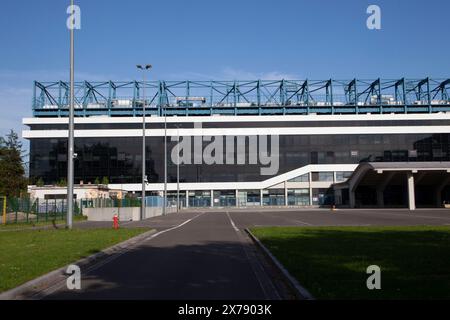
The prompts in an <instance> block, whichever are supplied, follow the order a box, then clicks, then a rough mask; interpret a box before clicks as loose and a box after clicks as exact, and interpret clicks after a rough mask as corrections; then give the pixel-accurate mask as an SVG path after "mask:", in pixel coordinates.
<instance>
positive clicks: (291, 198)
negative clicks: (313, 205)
mask: <svg viewBox="0 0 450 320" xmlns="http://www.w3.org/2000/svg"><path fill="white" fill-rule="evenodd" d="M288 205H290V206H309V205H310V203H309V189H306V188H305V189H288Z"/></svg>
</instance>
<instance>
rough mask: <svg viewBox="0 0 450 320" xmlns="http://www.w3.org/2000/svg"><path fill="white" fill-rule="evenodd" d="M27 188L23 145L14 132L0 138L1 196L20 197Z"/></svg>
mask: <svg viewBox="0 0 450 320" xmlns="http://www.w3.org/2000/svg"><path fill="white" fill-rule="evenodd" d="M26 188H27V178H26V177H25V169H24V167H23V162H22V143H21V142H20V140H19V136H18V135H17V133H15V132H14V131H13V130H11V131H10V132H9V134H7V135H6V136H5V137H0V194H3V195H6V196H15V197H17V196H19V195H20V193H21V191H25V190H26Z"/></svg>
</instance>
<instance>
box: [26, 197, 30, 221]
mask: <svg viewBox="0 0 450 320" xmlns="http://www.w3.org/2000/svg"><path fill="white" fill-rule="evenodd" d="M26 201H27V202H26V204H27V223H28V221H29V220H28V219H29V215H30V199H26Z"/></svg>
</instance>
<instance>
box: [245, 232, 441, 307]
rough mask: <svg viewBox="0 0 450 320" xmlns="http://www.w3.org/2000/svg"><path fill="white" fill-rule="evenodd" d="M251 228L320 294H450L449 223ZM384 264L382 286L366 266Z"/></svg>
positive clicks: (335, 296) (412, 296)
mask: <svg viewBox="0 0 450 320" xmlns="http://www.w3.org/2000/svg"><path fill="white" fill-rule="evenodd" d="M251 231H252V232H253V233H254V235H255V236H257V237H258V238H259V239H260V240H261V241H262V242H263V244H264V245H265V246H266V247H267V248H268V249H269V250H270V251H271V252H272V253H273V254H274V255H275V256H276V257H277V259H278V260H279V261H280V262H281V263H282V264H283V265H284V266H285V267H286V268H287V269H288V270H289V272H290V273H291V274H292V275H293V276H294V277H296V278H297V280H298V281H299V282H300V283H301V284H302V285H303V286H304V287H305V288H306V289H308V290H309V291H310V292H311V294H313V295H314V296H315V297H316V298H317V299H449V298H450V227H448V226H442V227H425V226H424V227H270V228H252V229H251ZM369 265H378V266H379V267H380V268H381V290H368V289H367V286H366V280H367V278H368V277H369V275H368V274H366V269H367V267H368V266H369Z"/></svg>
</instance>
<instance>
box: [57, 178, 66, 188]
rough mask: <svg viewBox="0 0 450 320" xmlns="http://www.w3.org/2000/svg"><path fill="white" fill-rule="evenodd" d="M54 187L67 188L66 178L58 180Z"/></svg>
mask: <svg viewBox="0 0 450 320" xmlns="http://www.w3.org/2000/svg"><path fill="white" fill-rule="evenodd" d="M56 185H57V186H58V187H67V179H66V178H61V179H59V181H58V182H57V183H56Z"/></svg>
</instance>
